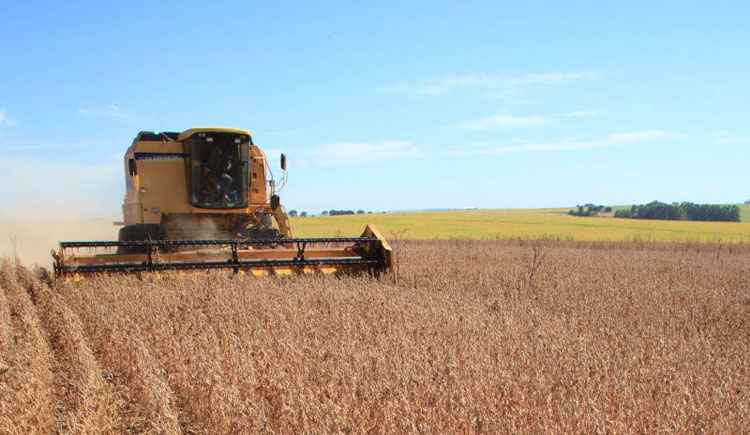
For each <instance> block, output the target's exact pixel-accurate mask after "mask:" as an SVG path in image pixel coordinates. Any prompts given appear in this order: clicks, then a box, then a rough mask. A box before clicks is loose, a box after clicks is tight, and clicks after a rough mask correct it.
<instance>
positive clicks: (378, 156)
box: [303, 140, 419, 166]
mask: <svg viewBox="0 0 750 435" xmlns="http://www.w3.org/2000/svg"><path fill="white" fill-rule="evenodd" d="M417 153H419V148H418V147H417V146H416V145H415V144H414V143H413V142H410V141H402V140H388V141H382V142H338V143H331V144H323V145H319V146H317V147H315V148H313V149H312V150H311V151H310V152H309V153H308V158H307V159H304V160H303V162H304V163H305V164H315V165H318V166H343V165H348V164H364V163H371V162H382V161H387V160H396V159H400V158H404V157H408V156H413V155H415V154H417Z"/></svg>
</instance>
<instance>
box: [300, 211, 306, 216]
mask: <svg viewBox="0 0 750 435" xmlns="http://www.w3.org/2000/svg"><path fill="white" fill-rule="evenodd" d="M299 216H300V217H307V212H306V211H303V212H300V214H299Z"/></svg>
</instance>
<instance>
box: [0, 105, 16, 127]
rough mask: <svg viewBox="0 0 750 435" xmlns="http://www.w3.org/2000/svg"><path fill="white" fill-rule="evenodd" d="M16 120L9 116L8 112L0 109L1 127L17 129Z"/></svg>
mask: <svg viewBox="0 0 750 435" xmlns="http://www.w3.org/2000/svg"><path fill="white" fill-rule="evenodd" d="M16 124H17V123H16V120H15V119H13V118H10V117H9V116H8V111H7V110H5V109H0V127H15V125H16Z"/></svg>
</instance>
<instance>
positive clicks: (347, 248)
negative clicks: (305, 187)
mask: <svg viewBox="0 0 750 435" xmlns="http://www.w3.org/2000/svg"><path fill="white" fill-rule="evenodd" d="M286 166H287V165H286V156H285V155H283V154H282V155H281V169H282V171H283V175H284V176H283V179H282V185H281V186H279V187H283V184H285V183H286V179H287V171H286V169H287V168H286ZM125 184H126V192H127V193H126V195H125V201H124V204H123V206H122V209H123V215H124V226H123V227H122V228H121V229H120V232H119V237H118V240H117V241H108V242H98V241H85V242H61V243H60V247H59V249H58V250H56V251H53V252H52V256H53V258H54V270H55V276H56V277H61V278H63V279H71V278H72V279H79V278H80V277H82V276H83V275H85V274H92V273H118V272H122V273H131V272H156V271H166V270H200V269H227V270H233V271H234V272H235V273H247V274H252V275H253V276H267V275H292V274H312V273H323V274H340V273H362V272H365V273H371V274H373V275H379V274H381V273H384V272H387V271H388V270H389V269H390V268H391V267H392V261H393V259H392V258H393V257H392V251H391V248H390V247H389V246H388V243H387V242H386V241H385V240H384V239H383V237H382V236H381V234H380V233H379V232H378V231H377V230H376V229H375V228H374V227H373V226H370V225H368V226H367V227H366V228H365V230H364V232H363V233H362V235H361V236H360V237H327V238H294V237H292V230H291V227H290V224H289V219H288V216H287V214H286V212H285V210H284V207H283V206H282V205H281V200H280V198H279V195H278V194H277V186H276V183H275V181H274V179H273V174H272V172H271V170H270V166H269V164H268V160H267V159H266V156H265V154H264V153H263V151H262V150H261V149H260V148H259V147H258V146H257V145H255V144H254V143H253V139H252V136H251V134H250V132H249V131H247V130H240V129H233V128H193V129H190V130H187V131H184V132H182V133H168V132H164V133H153V132H141V133H139V134H138V135H137V136H136V138H135V139H134V140H133V144H132V145H131V146H130V148H128V150H127V152H126V153H125Z"/></svg>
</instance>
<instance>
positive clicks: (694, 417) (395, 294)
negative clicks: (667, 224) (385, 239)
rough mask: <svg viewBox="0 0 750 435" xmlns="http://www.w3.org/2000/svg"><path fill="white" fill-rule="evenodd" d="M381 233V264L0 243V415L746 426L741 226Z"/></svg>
mask: <svg viewBox="0 0 750 435" xmlns="http://www.w3.org/2000/svg"><path fill="white" fill-rule="evenodd" d="M395 245H397V249H398V252H399V255H400V256H399V262H400V264H401V270H400V272H399V273H400V275H401V279H400V280H398V281H394V280H391V279H381V280H375V279H371V278H368V277H342V278H335V277H322V276H314V277H295V278H287V279H252V278H249V277H247V276H244V277H243V276H233V275H231V274H226V273H219V272H210V273H199V274H162V275H152V276H144V277H142V278H138V277H135V276H110V277H97V278H93V279H91V280H88V281H86V282H83V283H60V282H57V283H51V285H48V284H47V283H45V282H44V281H43V280H39V279H37V278H35V277H34V276H33V274H31V273H29V272H28V271H27V270H25V269H23V268H16V267H14V266H13V265H11V264H10V263H9V262H7V261H6V262H5V263H4V264H3V266H2V267H1V268H0V350H1V351H2V353H0V432H2V433H12V432H29V431H33V430H35V429H36V431H38V432H47V433H49V432H61V433H73V432H75V433H80V432H88V433H97V432H122V433H132V432H135V433H141V432H149V433H151V432H162V433H179V432H182V433H192V432H197V433H206V432H211V433H256V432H264V431H266V432H276V433H300V432H302V433H308V432H313V433H321V432H323V433H334V432H335V433H339V432H347V433H349V432H351V433H373V432H374V433H392V432H428V433H455V432H468V433H498V432H568V433H582V432H583V433H591V432H645V433H656V432H723V433H738V432H743V431H745V430H747V428H748V427H750V418H749V417H748V415H750V405H749V404H750V358H748V356H750V350H749V349H748V345H749V344H748V339H747V338H748V337H750V321H749V320H748V319H750V274H749V272H748V271H749V269H748V266H747V265H748V264H750V248H748V246H744V245H735V246H733V247H732V249H731V250H730V249H728V248H727V247H726V246H724V247H720V246H719V245H700V246H685V245H670V244H656V243H653V244H649V243H646V242H642V241H641V242H638V243H637V244H632V243H613V242H610V243H605V244H595V243H577V242H571V241H551V240H537V241H533V242H532V241H527V242H523V243H521V242H519V241H487V242H467V241H461V240H451V241H419V242H417V241H404V240H399V241H397V242H396V243H395ZM415 283H418V285H415ZM31 295H34V297H33V298H32V297H31Z"/></svg>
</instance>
